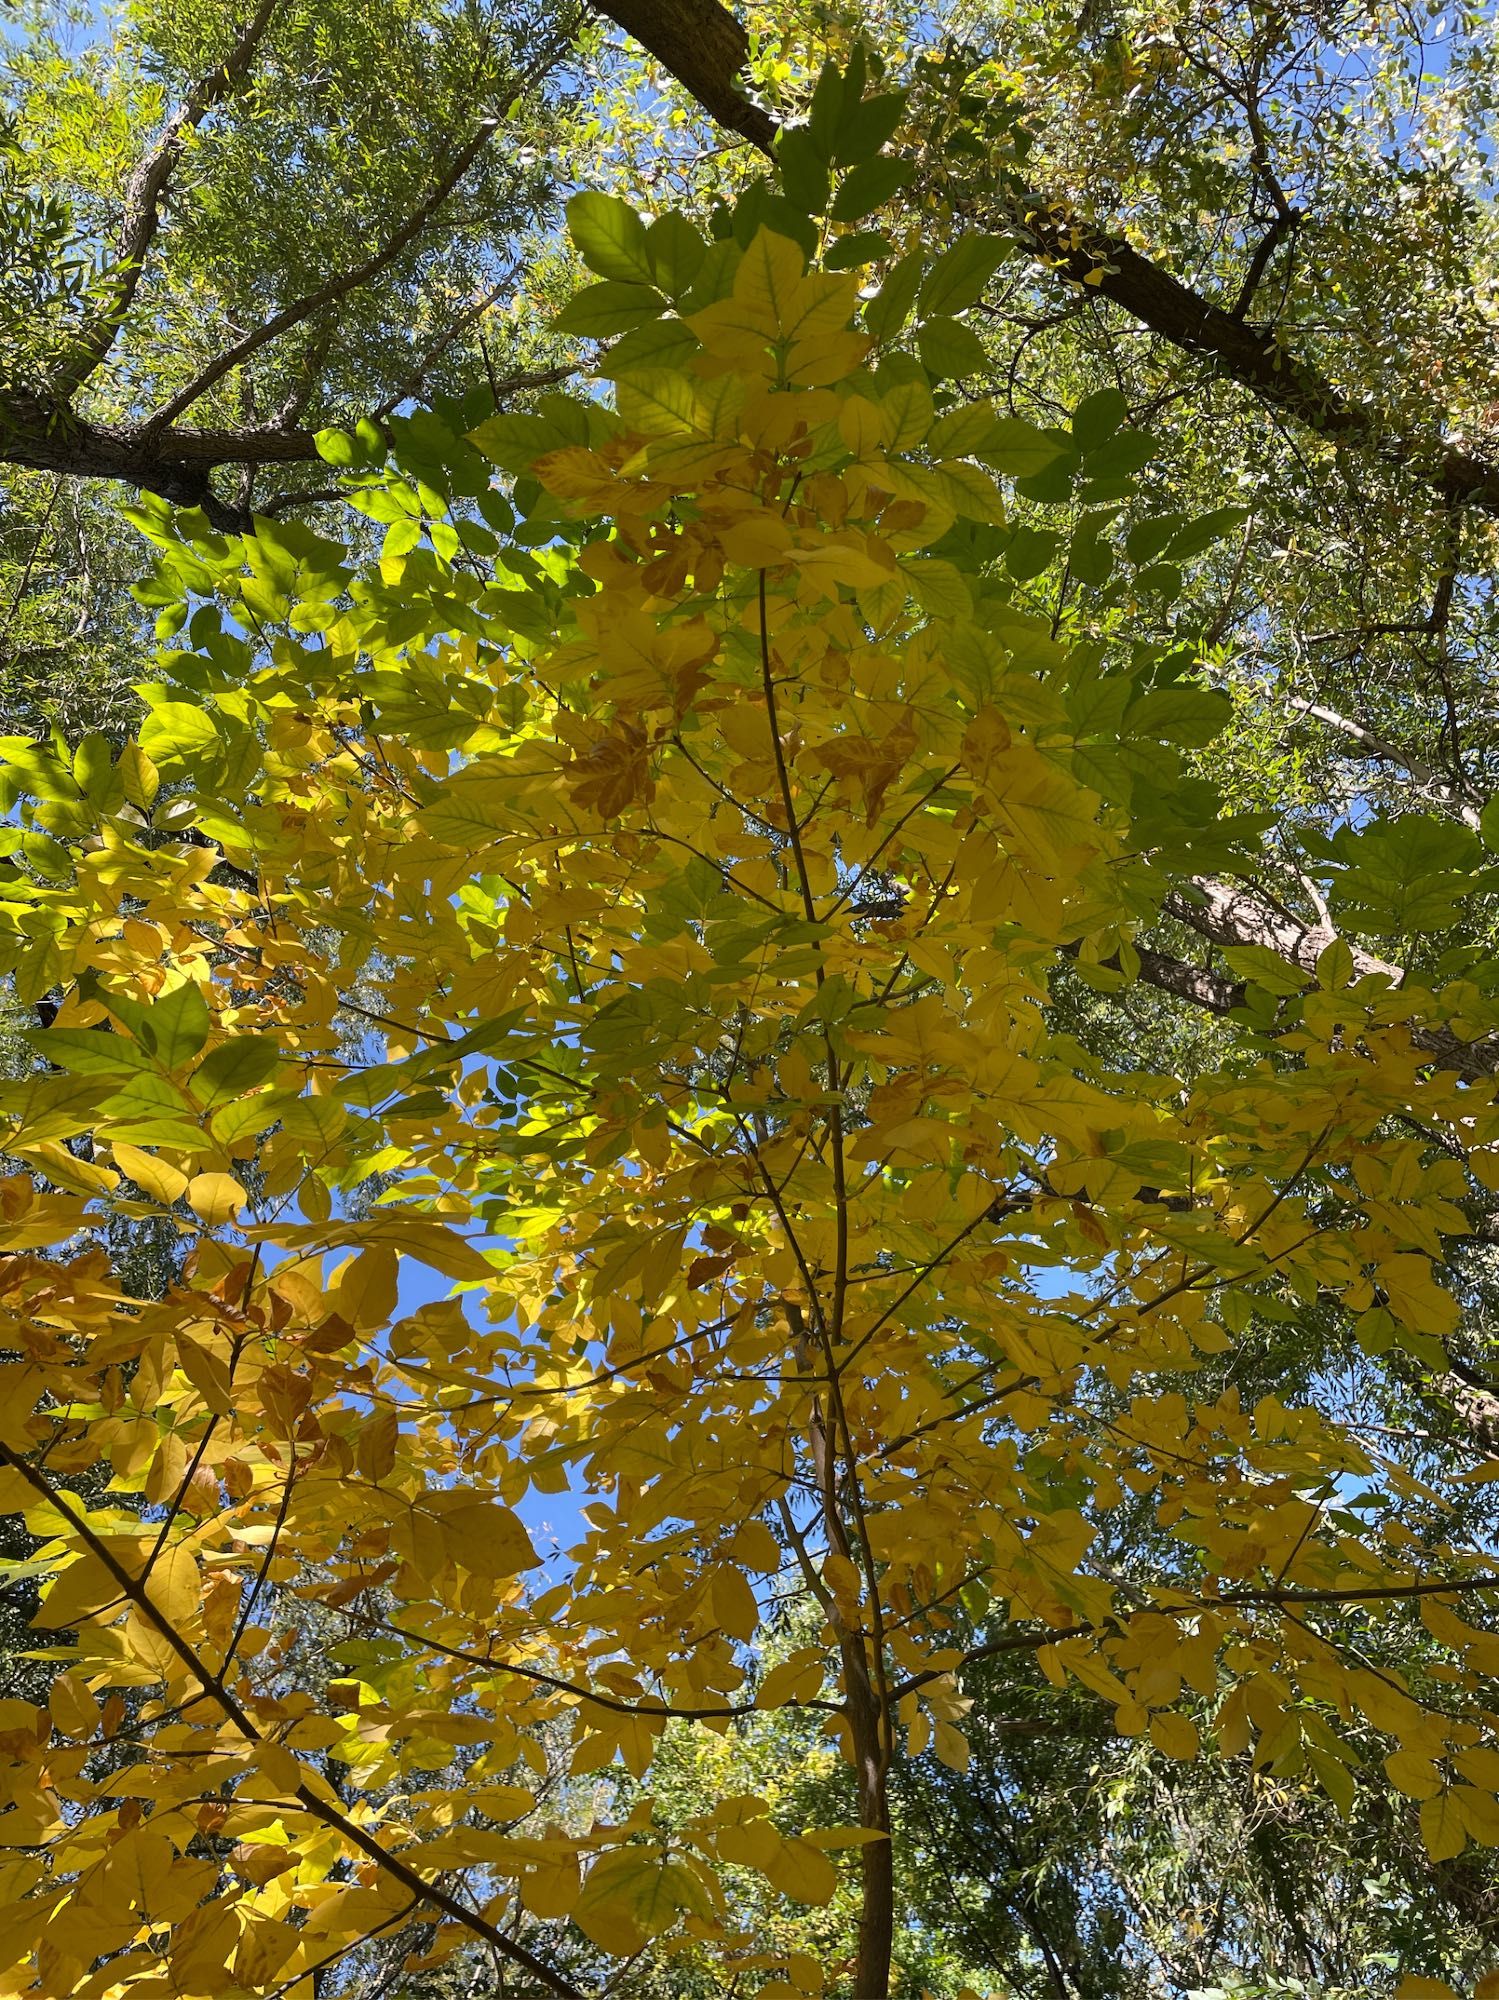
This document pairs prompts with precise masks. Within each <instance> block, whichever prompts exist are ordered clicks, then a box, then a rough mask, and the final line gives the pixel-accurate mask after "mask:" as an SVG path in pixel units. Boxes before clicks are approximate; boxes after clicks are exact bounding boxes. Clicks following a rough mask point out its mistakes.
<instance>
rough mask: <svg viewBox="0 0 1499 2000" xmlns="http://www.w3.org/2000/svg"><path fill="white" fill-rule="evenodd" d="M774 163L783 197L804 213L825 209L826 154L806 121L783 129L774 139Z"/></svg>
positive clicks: (826, 184)
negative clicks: (806, 124)
mask: <svg viewBox="0 0 1499 2000" xmlns="http://www.w3.org/2000/svg"><path fill="white" fill-rule="evenodd" d="M776 164H777V166H778V167H779V168H780V170H781V186H782V188H783V189H784V190H785V194H786V199H787V200H788V201H789V202H791V203H793V204H794V205H795V206H796V207H797V208H799V209H800V210H801V211H802V213H803V214H804V215H822V214H824V213H825V212H826V210H827V205H828V196H829V192H830V185H831V184H830V182H829V179H828V161H827V155H826V154H825V153H824V152H823V150H822V148H821V147H820V146H819V145H818V143H817V141H816V139H815V138H814V137H813V135H812V133H811V131H810V130H809V129H808V127H807V126H805V125H794V126H792V127H791V128H790V129H789V130H787V131H783V132H782V133H781V136H780V138H779V139H778V140H777V142H776Z"/></svg>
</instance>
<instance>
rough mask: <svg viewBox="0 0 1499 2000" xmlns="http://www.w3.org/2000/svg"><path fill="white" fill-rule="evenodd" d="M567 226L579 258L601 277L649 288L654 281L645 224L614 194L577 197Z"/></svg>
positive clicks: (653, 269) (572, 204)
mask: <svg viewBox="0 0 1499 2000" xmlns="http://www.w3.org/2000/svg"><path fill="white" fill-rule="evenodd" d="M567 227H568V233H569V234H570V235H571V237H572V239H573V242H574V243H575V244H576V245H577V247H578V255H579V256H580V257H581V258H582V259H583V262H584V263H585V264H586V265H587V266H588V268H589V270H590V271H597V273H598V275H599V276H600V277H601V278H616V279H619V280H620V281H621V282H623V283H625V284H641V285H648V284H650V283H651V282H652V281H653V279H654V278H655V275H656V273H655V268H654V266H653V265H652V263H651V251H650V242H649V239H648V238H647V235H646V228H645V224H644V223H643V222H642V221H641V219H640V217H639V216H638V215H637V214H636V213H635V211H634V209H633V208H631V206H630V204H629V203H628V202H627V201H620V200H619V199H618V198H617V197H616V196H614V195H612V194H595V193H592V192H589V193H587V194H575V195H574V196H573V198H572V200H571V201H570V202H569V203H568V204H567Z"/></svg>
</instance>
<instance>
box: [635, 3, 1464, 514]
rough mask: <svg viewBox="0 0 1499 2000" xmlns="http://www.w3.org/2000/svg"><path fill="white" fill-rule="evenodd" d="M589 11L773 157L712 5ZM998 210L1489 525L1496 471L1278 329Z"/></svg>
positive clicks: (1065, 212) (1010, 204)
mask: <svg viewBox="0 0 1499 2000" xmlns="http://www.w3.org/2000/svg"><path fill="white" fill-rule="evenodd" d="M600 11H601V12H603V13H605V14H607V16H608V17H609V18H610V19H611V20H613V21H616V22H618V24H619V25H620V27H622V28H624V29H625V30H626V32H627V33H629V34H631V35H633V36H635V38H636V39H637V40H638V41H639V42H641V43H642V44H643V45H644V46H645V47H646V48H647V49H649V50H650V52H651V53H652V55H654V56H656V57H657V59H658V60H659V61H660V62H661V63H663V64H664V65H665V67H666V68H667V69H668V70H669V71H670V72H671V74H672V75H673V76H675V77H676V79H677V81H678V82H679V83H681V84H682V85H684V87H685V88H686V89H687V90H689V91H690V92H691V93H692V95H693V96H694V97H695V98H696V99H697V101H698V102H699V103H700V104H701V105H702V106H703V108H704V110H705V111H707V112H708V113H709V114H710V116H712V117H713V118H715V119H716V120H717V121H718V123H719V124H721V125H724V126H726V127H727V128H728V129H729V130H731V131H734V132H740V133H742V134H744V136H745V137H747V138H749V139H750V140H751V141H752V142H753V143H754V144H755V145H756V146H758V147H759V148H760V150H761V151H762V152H763V153H766V154H770V153H772V151H773V147H774V142H775V137H776V133H777V131H778V129H779V128H778V127H777V125H776V123H775V121H774V120H773V119H772V118H771V117H770V116H769V114H768V113H766V112H765V111H763V110H761V109H760V108H759V107H758V106H756V105H754V104H751V103H750V101H749V99H748V98H746V97H745V96H744V94H743V92H742V91H741V90H740V89H739V87H738V85H737V84H736V82H735V77H736V76H737V74H738V71H739V68H740V67H741V65H742V64H743V61H744V57H745V52H746V47H747V44H746V39H745V36H744V33H743V30H742V29H741V28H740V27H739V25H738V23H737V22H736V21H735V20H734V18H733V16H732V15H730V14H729V13H727V11H726V10H725V9H724V8H723V7H721V6H720V5H719V4H718V0H608V4H606V5H601V8H600ZM998 206H999V208H1000V209H1001V211H1002V217H1003V221H1004V223H1005V226H1006V227H1007V228H1008V229H1011V230H1013V231H1014V233H1015V234H1016V235H1017V236H1018V237H1019V239H1020V241H1021V243H1022V244H1023V245H1024V246H1026V247H1027V248H1028V249H1029V250H1030V252H1031V254H1032V255H1033V256H1035V257H1037V258H1039V259H1040V261H1041V262H1042V263H1043V264H1044V265H1045V266H1046V267H1047V269H1048V270H1051V271H1054V272H1056V273H1057V274H1058V275H1059V276H1062V277H1065V278H1070V279H1072V280H1074V281H1075V282H1076V283H1078V284H1081V285H1084V286H1086V288H1087V290H1088V292H1089V293H1090V294H1093V295H1096V296H1098V297H1101V298H1106V299H1108V300H1109V301H1110V302H1111V303H1112V304H1114V305H1117V306H1119V307H1120V308H1121V309H1122V310H1123V311H1125V312H1127V313H1129V314H1130V316H1131V317H1132V318H1134V319H1137V320H1139V321H1140V322H1141V323H1142V325H1145V326H1147V327H1149V328H1150V329H1151V331H1152V332H1154V333H1158V334H1159V335H1160V336H1161V337H1162V338H1163V339H1164V340H1168V341H1170V342H1171V344H1172V345H1173V346H1175V347H1179V348H1181V349H1182V350H1183V351H1184V352H1185V353H1188V354H1196V355H1203V356H1206V357H1208V358H1209V359H1210V360H1212V361H1213V362H1214V363H1215V364H1216V366H1217V368H1218V370H1219V371H1220V372H1221V373H1222V374H1224V375H1226V376H1228V377H1230V378H1231V379H1232V380H1234V381H1236V382H1238V383H1240V384H1241V385H1242V386H1243V387H1244V388H1246V389H1251V390H1253V391H1254V393H1255V394H1256V395H1258V396H1259V397H1260V398H1261V400H1262V401H1264V402H1265V403H1267V404H1268V405H1270V407H1272V408H1273V409H1278V410H1283V411H1285V412H1287V414H1289V415H1291V416H1294V417H1296V418H1297V419H1298V420H1299V421H1300V422H1301V423H1303V424H1305V425H1306V427H1307V428H1308V429H1309V430H1313V431H1316V432H1317V433H1318V434H1319V435H1320V436H1322V437H1326V438H1329V439H1331V440H1334V441H1346V442H1348V443H1351V444H1358V445H1362V446H1363V447H1364V448H1365V449H1366V450H1369V451H1371V452H1373V454H1374V455H1375V457H1377V458H1379V459H1382V460H1383V461H1384V462H1385V463H1386V464H1388V465H1393V466H1396V467H1399V468H1401V469H1403V470H1405V471H1407V472H1414V473H1415V474H1416V476H1417V477H1420V478H1423V479H1424V480H1425V481H1426V482H1427V483H1428V484H1429V485H1430V486H1432V487H1433V488H1434V489H1435V491H1436V493H1437V494H1438V496H1439V497H1440V498H1441V499H1442V500H1444V501H1446V502H1448V503H1450V504H1455V505H1466V506H1473V507H1477V508H1479V509H1480V510H1481V511H1483V512H1484V513H1488V514H1493V515H1496V516H1499V462H1496V461H1495V460H1493V459H1491V458H1487V457H1484V456H1482V455H1480V454H1479V453H1477V452H1473V451H1469V450H1467V449H1466V448H1465V447H1463V446H1461V445H1456V444H1447V443H1444V442H1443V441H1442V440H1441V439H1440V438H1431V439H1423V438H1419V437H1410V436H1407V435H1406V434H1405V433H1403V432H1401V431H1398V430H1395V429H1393V428H1391V427H1390V425H1389V424H1388V422H1387V421H1386V420H1385V419H1384V418H1383V417H1382V416H1381V414H1380V412H1379V411H1378V410H1376V409H1373V408H1370V407H1368V406H1366V405H1364V404H1361V403H1351V402H1349V401H1348V400H1347V399H1346V398H1345V397H1344V396H1343V395H1342V394H1341V393H1340V392H1339V391H1338V390H1337V389H1336V388H1335V387H1334V386H1333V385H1332V384H1331V383H1330V382H1329V381H1328V380H1327V379H1326V377H1325V376H1323V375H1322V374H1321V372H1320V371H1319V370H1318V369H1317V368H1315V367H1314V366H1312V365H1311V364H1310V363H1309V362H1306V361H1303V360H1300V359H1298V358H1297V357H1296V356H1295V355H1294V354H1291V353H1289V352H1288V351H1287V350H1286V349H1284V348H1283V347H1282V346H1281V343H1280V337H1279V332H1278V329H1276V328H1275V327H1273V326H1258V325H1253V324H1251V323H1249V322H1248V321H1247V320H1244V319H1238V318H1236V317H1235V316H1234V313H1233V312H1232V311H1229V310H1227V309H1225V308H1224V307H1222V306H1219V305H1215V304H1213V303H1212V301H1210V300H1208V299H1204V298H1201V297H1200V296H1199V295H1198V294H1197V293H1196V292H1194V291H1192V290H1191V289H1190V288H1189V287H1188V286H1186V285H1184V284H1183V283H1182V282H1181V281H1180V279H1178V278H1176V277H1173V275H1172V274H1171V273H1170V272H1169V271H1167V270H1166V269H1165V268H1164V267H1163V266H1162V265H1160V264H1157V263H1154V262H1152V260H1151V259H1150V258H1148V257H1145V256H1142V255H1141V253H1140V252H1139V251H1138V250H1135V249H1133V248H1132V247H1131V245H1130V244H1128V243H1126V242H1125V241H1124V240H1123V238H1121V237H1117V236H1110V235H1108V234H1106V233H1105V232H1104V231H1102V230H1097V229H1093V228H1091V227H1090V226H1089V225H1088V224H1087V223H1086V221H1085V220H1084V219H1083V218H1081V217H1079V216H1078V215H1076V214H1074V213H1073V212H1072V211H1071V210H1070V209H1067V208H1065V207H1063V208H1061V210H1060V212H1058V211H1057V210H1056V209H1054V208H1053V206H1052V205H1051V204H1049V203H1048V202H1047V201H1046V200H1045V199H1044V198H1043V197H1042V196H1041V195H1040V194H1038V193H1035V192H1034V191H1027V192H1025V193H1021V194H1014V195H1003V194H1001V195H1000V196H999V200H998ZM1262 247H1263V246H1262ZM1271 247H1272V248H1273V247H1274V246H1273V245H1272V246H1271ZM1266 255H1267V256H1268V252H1266Z"/></svg>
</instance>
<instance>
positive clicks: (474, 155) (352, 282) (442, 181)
mask: <svg viewBox="0 0 1499 2000" xmlns="http://www.w3.org/2000/svg"><path fill="white" fill-rule="evenodd" d="M499 128H500V120H499V119H498V118H486V119H484V120H483V121H482V123H481V124H480V125H479V128H478V130H477V131H476V132H475V133H474V135H473V136H472V138H471V139H470V140H469V141H468V143H467V145H465V146H463V147H461V148H460V149H459V151H458V152H457V153H456V154H455V155H454V157H453V159H452V160H451V161H450V162H449V164H448V166H447V168H446V170H445V171H444V172H443V173H442V174H441V175H440V176H439V178H438V180H437V181H436V183H435V184H434V186H433V187H432V189H431V190H430V192H429V193H428V195H427V196H426V199H425V200H424V201H422V202H420V203H419V204H418V206H417V207H416V208H415V209H413V210H412V212H411V214H410V215H408V216H407V218H406V220H405V221H404V222H403V223H402V224H401V225H400V227H399V228H398V229H395V230H393V231H392V232H391V234H390V235H389V236H388V237H387V238H386V239H385V241H384V243H382V244H381V246H380V248H379V249H378V250H376V251H373V252H372V253H371V254H370V255H369V256H368V257H366V258H364V259H363V260H362V261H361V262H360V263H358V264H354V265H352V266H351V267H350V268H349V269H348V270H347V271H339V272H337V273H336V274H335V275H334V276H333V277H331V278H328V279H326V280H325V281H324V283H322V284H321V285H319V286H317V288H316V289H315V290H314V291H310V292H304V293H303V295H302V296H301V298H299V299H293V300H292V302H291V304H290V305H289V306H283V307H282V309H281V311H280V312H278V313H274V314H273V315H272V316H271V318H270V319H268V320H265V321H263V322H262V324H261V325H259V326H257V327H255V328H253V329H252V330H251V331H250V332H249V333H247V334H244V335H243V336H242V337H241V338H240V339H239V340H236V341H234V342H233V343H232V344H231V345H230V346H228V347H226V348H224V349H223V350H222V352H220V353H219V354H217V355H215V356H214V358H213V360H212V361H210V362H209V363H208V364H207V366H206V367H204V368H200V369H199V370H198V373H197V374H196V375H195V376H194V377H193V378H192V380H191V381H190V382H188V383H187V384H186V385H185V386H184V387H183V388H181V389H179V390H178V391H177V394H176V395H175V396H173V397H171V398H170V400H169V401H167V402H165V403H163V404H162V405H161V407H160V408H159V409H157V410H154V411H153V412H152V413H151V415H150V416H149V417H147V419H146V421H145V423H144V424H142V426H141V428H140V432H139V435H140V438H141V441H142V443H144V444H149V443H150V442H151V441H152V440H153V439H154V438H156V437H158V436H159V435H160V434H161V432H162V431H164V430H165V429H166V428H167V427H168V425H170V424H172V423H174V422H175V421H176V419H177V418H178V417H180V416H181V415H182V414H183V412H184V411H186V410H188V409H190V408H191V407H192V405H193V404H194V403H196V402H197V401H198V399H199V398H200V397H201V396H204V395H206V394H207V392H208V391H209V390H210V389H211V388H212V387H213V385H214V384H215V382H219V381H222V379H223V378H224V376H226V375H227V374H228V373H229V372H230V370H231V369H233V368H238V367H239V366H240V364H241V363H242V362H245V361H248V360H249V358H250V356H251V355H252V354H258V353H259V351H260V349H261V348H262V347H266V346H268V345H269V344H270V342H271V341H273V340H276V339H278V338H279V336H280V335H281V334H283V333H287V332H289V331H290V329H291V328H292V327H294V326H300V325H301V323H302V321H303V320H305V319H310V318H311V317H312V316H313V315H314V314H315V313H318V312H321V311H322V310H323V308H324V307H325V306H330V305H332V304H333V303H334V302H335V301H336V300H338V299H341V298H343V297H344V296H345V295H346V294H347V293H349V292H353V291H357V290H358V289H359V288H360V286H361V285H367V284H368V283H369V281H370V279H371V278H375V277H378V276H379V274H380V273H381V272H382V271H383V270H385V269H386V267H387V266H388V265H390V264H392V263H394V261H395V259H396V258H397V257H399V256H400V254H401V252H402V251H403V250H404V249H405V248H406V247H407V245H408V244H410V243H412V242H413V241H414V240H415V239H416V238H417V237H418V236H419V235H420V234H421V232H422V230H423V229H425V227H426V226H427V224H428V223H429V222H430V221H431V220H432V217H433V216H434V215H435V214H436V213H437V211H438V209H440V208H441V207H442V205H443V203H444V202H445V201H446V200H447V199H448V196H449V195H450V194H452V193H453V191H454V189H455V188H456V187H457V186H458V183H459V182H460V181H461V180H462V179H463V177H464V175H465V174H466V173H467V172H468V170H469V168H470V167H471V166H472V165H473V164H474V161H475V160H477V159H478V157H479V155H480V154H481V153H482V152H483V151H484V150H485V148H486V147H487V146H488V144H489V142H490V140H491V139H492V138H493V137H494V135H495V133H496V132H497V131H498V130H499Z"/></svg>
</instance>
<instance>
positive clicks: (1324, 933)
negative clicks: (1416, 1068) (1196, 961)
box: [1142, 876, 1499, 1077]
mask: <svg viewBox="0 0 1499 2000" xmlns="http://www.w3.org/2000/svg"><path fill="white" fill-rule="evenodd" d="M1193 887H1194V889H1195V890H1196V891H1197V895H1196V897H1195V898H1194V897H1192V896H1188V895H1185V894H1182V893H1180V892H1178V893H1175V894H1173V895H1170V896H1168V897H1167V899H1166V910H1167V913H1168V914H1169V915H1170V916H1173V917H1175V918H1176V919H1177V920H1178V921H1179V922H1181V923H1184V924H1186V925H1187V926H1188V927H1189V928H1190V929H1192V930H1194V931H1196V932H1197V934H1198V935H1199V937H1205V938H1207V939H1209V940H1210V941H1211V942H1212V943H1213V944H1217V945H1228V946H1238V947H1241V948H1242V947H1244V946H1246V945H1259V946H1261V947H1262V948H1264V949H1265V950H1267V951H1273V952H1274V953H1275V955H1276V957H1277V958H1280V959H1283V960H1284V961H1285V963H1286V964H1287V965H1290V966H1294V967H1295V968H1296V969H1297V971H1299V972H1304V973H1306V974H1307V975H1308V976H1310V975H1312V974H1314V973H1315V972H1316V969H1317V960H1318V958H1319V956H1320V955H1321V953H1322V952H1323V951H1324V950H1325V949H1326V947H1327V946H1328V945H1330V944H1333V943H1335V942H1336V941H1337V938H1338V933H1337V932H1336V931H1335V930H1334V929H1333V928H1332V926H1331V925H1330V924H1326V923H1319V924H1303V923H1301V922H1299V921H1298V919H1296V918H1295V917H1291V916H1287V915H1286V914H1285V913H1284V912H1283V911H1281V910H1277V909H1274V908H1273V907H1272V906H1271V905H1270V904H1269V903H1268V902H1266V901H1264V900H1263V899H1262V898H1260V897H1258V896H1255V895H1252V894H1250V892H1249V891H1248V890H1245V889H1238V888H1235V887H1234V886H1233V885H1232V884H1231V883H1228V882H1219V881H1215V880H1214V879H1213V878H1212V877H1210V876H1199V877H1198V878H1197V879H1196V881H1195V882H1194V884H1193ZM1344 942H1346V943H1347V944H1348V948H1349V951H1350V952H1351V953H1352V955H1353V970H1354V973H1355V974H1356V975H1357V976H1358V977H1360V978H1362V977H1363V976H1364V975H1365V974H1366V973H1378V974H1379V975H1380V976H1381V977H1382V978H1385V979H1388V980H1389V982H1390V984H1391V985H1392V986H1398V985H1400V984H1401V982H1402V981H1403V980H1404V978H1405V968H1404V967H1403V966H1399V965H1392V964H1391V963H1390V961H1389V960H1388V959H1383V958H1376V957H1375V956H1374V954H1373V953H1372V952H1367V951H1364V950H1363V949H1362V948H1361V947H1360V946H1358V945H1356V944H1353V943H1352V942H1351V941H1350V940H1346V939H1345V940H1344ZM1142 976H1143V977H1146V978H1149V977H1150V975H1149V974H1148V973H1145V972H1144V968H1143V966H1142ZM1161 983H1162V982H1161V981H1160V980H1152V984H1156V985H1159V984H1161ZM1175 990H1180V991H1183V993H1184V997H1186V998H1188V999H1191V998H1193V997H1194V996H1193V995H1192V994H1191V993H1190V992H1186V991H1185V989H1184V988H1181V989H1175ZM1198 1004H1199V1005H1201V1004H1205V1003H1203V1002H1199V1003H1198ZM1214 1011H1219V1010H1217V1009H1215V1010H1214ZM1225 1011H1226V1010H1225ZM1411 1040H1412V1041H1413V1042H1414V1043H1415V1045H1416V1047H1417V1048H1419V1049H1422V1050H1424V1051H1425V1053H1426V1054H1427V1055H1429V1056H1431V1058H1432V1059H1433V1061H1435V1062H1437V1063H1439V1064H1440V1065H1441V1066H1442V1067H1443V1068H1444V1069H1454V1070H1456V1071H1457V1072H1458V1073H1459V1075H1462V1076H1466V1077H1481V1076H1494V1075H1496V1074H1499V1044H1495V1043H1493V1042H1488V1041H1480V1042H1474V1041H1467V1040H1464V1038H1463V1037H1462V1036H1460V1035H1456V1034H1454V1033H1453V1031H1452V1030H1451V1029H1450V1028H1447V1027H1442V1026H1440V1025H1438V1026H1427V1027H1417V1028H1413V1029H1412V1030H1411Z"/></svg>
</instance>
